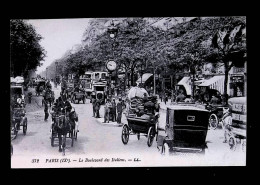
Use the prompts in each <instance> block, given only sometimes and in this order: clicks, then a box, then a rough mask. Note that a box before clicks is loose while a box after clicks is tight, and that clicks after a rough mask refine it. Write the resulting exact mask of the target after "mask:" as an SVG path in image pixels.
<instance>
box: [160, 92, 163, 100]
mask: <svg viewBox="0 0 260 185" xmlns="http://www.w3.org/2000/svg"><path fill="white" fill-rule="evenodd" d="M159 96H160V99H161V102H162V98H163V95H162V92H161V93H160V95H159Z"/></svg>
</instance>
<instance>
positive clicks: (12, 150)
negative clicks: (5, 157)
mask: <svg viewBox="0 0 260 185" xmlns="http://www.w3.org/2000/svg"><path fill="white" fill-rule="evenodd" d="M13 152H14V149H13V145H12V144H11V156H12V155H13Z"/></svg>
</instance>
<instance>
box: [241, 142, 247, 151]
mask: <svg viewBox="0 0 260 185" xmlns="http://www.w3.org/2000/svg"><path fill="white" fill-rule="evenodd" d="M241 149H242V152H245V151H246V140H245V139H243V140H242V142H241Z"/></svg>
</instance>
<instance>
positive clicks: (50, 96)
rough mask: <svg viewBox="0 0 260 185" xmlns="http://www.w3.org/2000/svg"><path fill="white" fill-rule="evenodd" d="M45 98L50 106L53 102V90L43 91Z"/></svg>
mask: <svg viewBox="0 0 260 185" xmlns="http://www.w3.org/2000/svg"><path fill="white" fill-rule="evenodd" d="M44 96H45V99H46V101H47V102H48V103H49V105H50V107H51V106H52V104H53V103H54V99H55V98H54V92H53V91H46V92H45V95H44ZM42 105H43V101H42Z"/></svg>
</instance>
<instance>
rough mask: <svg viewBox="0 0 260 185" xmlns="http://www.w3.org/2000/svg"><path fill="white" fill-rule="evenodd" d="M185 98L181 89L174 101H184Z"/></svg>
mask: <svg viewBox="0 0 260 185" xmlns="http://www.w3.org/2000/svg"><path fill="white" fill-rule="evenodd" d="M184 100H185V96H184V95H183V93H182V91H180V93H179V94H178V96H177V97H176V102H177V103H178V102H184Z"/></svg>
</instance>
